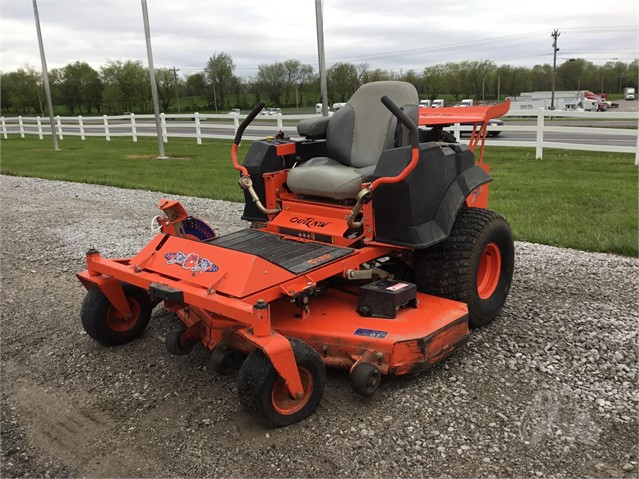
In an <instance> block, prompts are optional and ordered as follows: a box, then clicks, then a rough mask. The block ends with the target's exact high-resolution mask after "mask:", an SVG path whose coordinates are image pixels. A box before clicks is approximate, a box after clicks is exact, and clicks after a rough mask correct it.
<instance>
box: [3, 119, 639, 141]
mask: <svg viewBox="0 0 639 479" xmlns="http://www.w3.org/2000/svg"><path fill="white" fill-rule="evenodd" d="M636 124H637V122H633V121H632V120H617V121H615V120H610V121H605V122H596V123H595V122H591V123H590V124H589V125H588V122H587V120H584V121H583V122H575V121H570V120H553V121H547V126H573V127H582V126H583V127H584V128H586V127H587V126H592V127H596V128H598V129H599V128H628V129H629V132H630V131H631V130H630V128H632V127H633V126H636ZM506 125H507V127H511V126H512V127H523V126H531V127H532V125H534V121H527V120H523V121H522V120H516V121H509V122H507V123H506ZM225 126H226V127H225ZM225 126H224V125H221V124H220V125H215V124H208V125H207V124H206V123H203V128H202V133H203V134H204V135H221V136H229V137H230V136H232V135H233V134H234V130H233V129H232V128H229V125H225ZM85 128H86V131H87V134H89V133H90V132H94V134H97V135H99V136H103V135H104V128H103V127H102V126H98V125H95V126H94V127H93V129H90V127H85ZM7 130H8V132H9V133H10V134H17V133H18V132H19V130H18V127H17V125H10V126H9V125H7ZM43 130H44V131H45V132H47V131H50V130H49V129H48V128H44V127H43ZM25 132H26V133H27V134H29V133H31V134H37V128H36V127H35V126H32V125H25ZM154 132H155V125H152V124H150V123H146V122H144V123H143V122H141V121H138V124H137V134H138V135H140V136H152V135H153V134H154ZM276 132H277V127H276V126H275V125H273V126H261V125H260V126H252V127H249V128H248V129H247V131H246V133H245V135H246V136H251V137H266V136H268V135H274V134H275V133H276ZM284 132H285V133H286V134H287V135H290V136H292V137H295V136H297V132H296V129H295V126H285V127H284ZM63 133H64V134H66V135H75V136H77V135H79V134H80V130H79V127H77V126H65V127H63ZM167 133H168V136H169V138H170V137H173V136H178V135H181V136H193V137H195V127H194V124H193V123H192V122H179V123H178V122H170V123H169V125H168V126H167ZM110 134H111V136H131V129H130V125H129V123H128V122H123V123H121V124H119V125H118V124H114V125H110ZM536 136H537V134H536V132H534V131H502V132H501V133H500V134H499V136H498V137H497V138H491V139H490V140H491V142H495V143H499V142H500V141H523V142H531V143H534V142H535V140H536ZM463 137H464V138H468V135H467V134H466V135H463ZM544 140H545V141H548V142H557V143H576V144H586V145H611V146H613V145H614V146H626V147H633V146H636V144H637V138H636V136H635V135H632V134H629V135H623V134H618V133H601V132H600V131H596V132H587V131H586V132H583V133H575V132H546V133H545V134H544Z"/></svg>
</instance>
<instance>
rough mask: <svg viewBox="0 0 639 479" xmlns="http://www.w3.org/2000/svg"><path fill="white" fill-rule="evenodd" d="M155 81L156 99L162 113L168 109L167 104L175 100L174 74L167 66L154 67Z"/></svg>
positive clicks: (169, 104)
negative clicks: (156, 88)
mask: <svg viewBox="0 0 639 479" xmlns="http://www.w3.org/2000/svg"><path fill="white" fill-rule="evenodd" d="M155 83H156V84H157V87H158V101H159V103H160V108H161V109H162V111H163V112H164V113H167V112H168V111H169V106H171V104H172V103H174V102H175V99H176V98H175V75H174V74H173V70H171V69H169V68H156V69H155Z"/></svg>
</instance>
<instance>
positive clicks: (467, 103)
mask: <svg viewBox="0 0 639 479" xmlns="http://www.w3.org/2000/svg"><path fill="white" fill-rule="evenodd" d="M474 104H475V102H474V101H473V100H472V98H464V99H463V100H462V101H461V103H460V104H459V106H473V105H474Z"/></svg>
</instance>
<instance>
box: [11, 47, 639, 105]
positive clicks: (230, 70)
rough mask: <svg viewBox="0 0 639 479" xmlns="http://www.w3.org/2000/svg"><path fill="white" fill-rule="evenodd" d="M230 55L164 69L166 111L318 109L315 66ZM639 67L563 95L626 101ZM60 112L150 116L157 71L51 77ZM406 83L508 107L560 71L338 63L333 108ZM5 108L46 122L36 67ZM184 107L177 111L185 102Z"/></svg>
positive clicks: (616, 69)
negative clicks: (243, 68) (250, 67)
mask: <svg viewBox="0 0 639 479" xmlns="http://www.w3.org/2000/svg"><path fill="white" fill-rule="evenodd" d="M235 69H236V68H235V63H234V61H233V59H232V58H231V56H230V55H228V54H227V53H224V52H222V53H216V54H214V55H212V56H211V57H210V58H209V59H208V61H207V63H206V65H205V66H204V68H203V69H202V71H200V72H196V73H192V74H189V75H187V76H186V77H184V78H182V77H180V76H178V75H177V73H176V71H175V70H172V69H169V68H158V69H156V72H155V76H156V83H157V87H158V96H159V102H160V109H161V110H162V111H164V112H169V111H177V110H178V109H184V110H188V111H191V112H193V111H223V112H224V111H227V110H228V109H230V108H241V109H250V108H252V106H253V105H254V104H256V103H257V102H258V101H260V100H264V101H266V103H267V105H268V106H272V107H281V108H286V107H309V106H313V105H315V104H316V103H318V102H319V101H321V100H320V96H319V77H318V73H317V71H315V70H314V69H313V67H311V66H310V65H307V64H303V63H302V62H301V61H299V60H295V59H290V60H286V61H282V62H275V63H270V64H262V65H259V66H258V68H257V72H256V73H255V74H254V75H251V76H247V77H239V76H238V75H236V73H235ZM638 76H639V61H638V60H634V61H633V62H629V63H625V62H621V61H614V62H608V63H606V64H604V65H595V64H593V63H592V62H590V61H587V60H584V59H579V58H577V59H571V60H569V61H565V62H563V63H562V64H560V65H559V66H558V67H557V69H556V73H555V89H556V90H577V89H582V90H591V91H593V92H596V93H600V92H606V93H621V91H622V90H623V88H625V87H634V88H635V89H636V88H637V87H638V83H639V78H638ZM49 77H50V84H51V90H52V96H53V102H54V105H55V106H54V109H64V110H66V112H67V114H69V115H78V114H80V115H82V114H88V115H91V114H110V115H112V114H122V113H125V112H135V113H147V112H150V111H152V104H151V89H150V86H149V71H148V69H147V68H146V67H145V66H144V65H143V64H142V62H141V61H136V60H109V61H108V62H107V63H106V64H105V65H103V66H102V67H100V68H99V69H98V70H96V69H94V68H92V67H91V66H90V65H89V64H88V63H86V62H82V61H77V62H75V63H69V64H68V65H66V66H64V67H62V68H56V69H53V70H51V71H50V72H49ZM378 80H403V81H407V82H410V83H412V84H413V85H415V87H416V88H417V91H418V92H419V95H420V98H424V99H425V98H430V99H431V100H432V99H435V98H440V97H442V96H447V97H448V98H449V99H453V100H454V101H459V100H460V99H461V98H473V99H475V100H486V101H494V100H502V99H503V98H504V97H505V96H517V95H519V94H520V93H521V92H524V91H536V90H550V89H551V88H552V67H551V66H550V65H549V64H543V65H535V66H533V67H515V66H511V65H499V66H498V65H496V64H495V63H494V62H493V61H489V60H484V61H462V62H448V63H443V64H438V65H433V66H428V67H425V68H424V69H423V70H422V71H415V70H407V71H405V72H404V71H401V70H400V71H399V72H397V71H389V70H383V69H379V68H378V69H371V68H370V67H369V65H368V64H366V63H359V64H355V63H350V62H339V63H335V64H334V65H333V66H331V67H330V68H329V69H328V70H327V83H328V96H329V98H328V100H329V104H333V103H336V102H345V101H347V100H348V99H349V98H350V96H351V95H352V94H353V93H354V92H355V90H357V88H359V86H360V85H362V84H363V83H368V82H372V81H378ZM0 85H1V88H0V94H1V98H0V106H1V108H2V111H3V112H4V113H11V112H13V113H19V114H40V115H44V114H45V109H46V101H45V97H44V88H43V83H42V75H41V72H40V71H39V70H36V69H35V68H33V67H24V68H19V69H18V70H16V71H12V72H7V73H2V75H1V77H0ZM178 97H179V98H180V99H181V101H180V102H179V104H178V103H177V98H178Z"/></svg>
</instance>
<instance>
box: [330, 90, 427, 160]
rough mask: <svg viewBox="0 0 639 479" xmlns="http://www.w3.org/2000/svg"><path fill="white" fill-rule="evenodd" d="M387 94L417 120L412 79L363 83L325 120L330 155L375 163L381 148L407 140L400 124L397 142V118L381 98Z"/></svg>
mask: <svg viewBox="0 0 639 479" xmlns="http://www.w3.org/2000/svg"><path fill="white" fill-rule="evenodd" d="M384 95H386V96H387V97H388V98H390V99H391V100H392V101H393V102H394V103H395V104H396V105H397V106H399V107H400V108H403V109H404V112H405V113H406V114H407V115H408V117H409V118H410V119H411V120H413V121H414V122H415V124H417V122H418V116H419V108H418V104H419V97H418V95H417V90H416V89H415V87H414V86H413V85H412V84H411V83H407V82H401V81H379V82H372V83H366V84H364V85H362V86H361V87H360V88H359V89H358V90H357V91H356V92H355V94H354V95H353V96H352V97H351V99H350V100H349V101H348V103H346V105H345V106H343V107H342V108H340V109H339V110H338V111H336V112H335V114H334V115H333V116H332V117H331V119H330V120H329V122H328V129H327V132H326V138H327V147H328V149H329V150H330V152H331V153H332V155H331V157H334V158H335V159H336V160H338V161H340V162H341V163H343V164H345V165H348V166H353V167H355V168H361V167H364V166H371V165H375V164H376V163H377V161H378V160H379V157H380V155H381V154H382V151H384V150H385V149H388V148H393V146H401V145H402V144H406V141H407V135H408V133H407V129H406V128H405V127H403V126H402V127H400V130H402V131H400V134H401V136H402V137H403V141H400V142H399V143H400V144H396V143H397V142H396V141H395V140H396V138H395V136H396V134H397V132H398V131H397V119H396V118H395V116H394V115H393V114H392V113H391V112H390V111H389V110H388V109H387V108H386V107H385V106H384V105H383V103H382V102H381V101H380V100H381V98H382V96H384Z"/></svg>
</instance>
